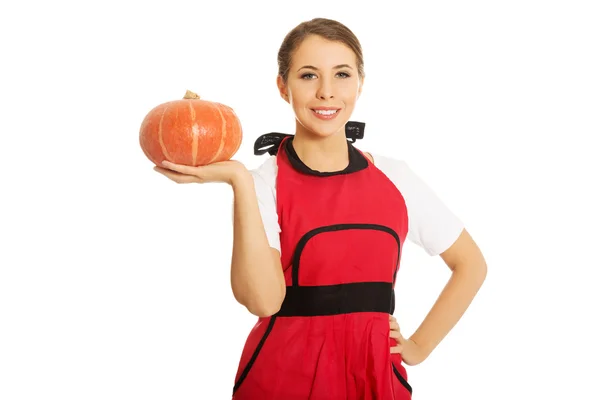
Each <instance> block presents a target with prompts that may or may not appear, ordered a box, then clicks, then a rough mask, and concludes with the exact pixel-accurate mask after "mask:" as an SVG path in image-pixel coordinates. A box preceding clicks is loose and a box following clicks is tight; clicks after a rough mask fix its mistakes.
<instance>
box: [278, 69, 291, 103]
mask: <svg viewBox="0 0 600 400" xmlns="http://www.w3.org/2000/svg"><path fill="white" fill-rule="evenodd" d="M277 89H278V90H279V95H280V96H281V98H282V99H284V100H285V101H286V102H288V103H289V102H290V98H289V95H288V89H287V85H286V84H285V82H283V78H282V77H281V75H277Z"/></svg>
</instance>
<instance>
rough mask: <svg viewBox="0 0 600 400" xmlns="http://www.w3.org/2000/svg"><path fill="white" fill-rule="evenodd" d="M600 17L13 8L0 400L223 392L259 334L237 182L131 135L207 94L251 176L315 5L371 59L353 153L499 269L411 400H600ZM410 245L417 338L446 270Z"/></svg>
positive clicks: (383, 8) (405, 280)
mask: <svg viewBox="0 0 600 400" xmlns="http://www.w3.org/2000/svg"><path fill="white" fill-rule="evenodd" d="M5 4H6V5H5ZM16 4H18V5H16ZM596 5H597V3H596V2H594V1H587V2H586V1H574V0H570V1H529V0H519V1H502V2H482V1H451V2H450V1H420V2H400V3H397V2H394V3H392V2H389V3H382V2H376V1H366V2H355V3H352V2H341V3H340V2H327V3H325V2H317V1H302V2H294V3H291V2H290V3H288V2H281V3H278V4H277V3H265V2H260V1H251V2H239V3H237V4H234V3H233V2H231V1H222V2H218V1H200V0H196V1H186V2H184V1H169V2H157V1H145V2H143V3H142V2H139V3H137V2H132V1H123V2H115V1H111V2H108V1H105V2H94V3H92V2H74V1H73V2H71V3H67V2H65V1H52V2H50V1H48V2H37V3H34V2H25V1H21V2H18V3H17V2H10V3H9V2H7V3H3V5H2V6H1V7H0V34H1V35H0V40H1V44H2V47H1V51H2V53H1V58H2V63H1V64H0V69H1V74H0V83H1V90H0V96H1V97H0V99H1V104H0V106H1V108H0V110H1V112H0V118H1V125H0V126H1V130H0V134H1V135H2V141H1V142H0V143H1V146H0V149H1V150H2V156H1V157H0V163H1V164H0V165H1V167H2V168H1V169H0V173H1V174H2V176H1V181H0V182H1V184H0V191H1V193H2V196H1V198H0V201H1V202H2V205H1V207H0V213H1V214H0V217H1V219H0V227H1V241H0V257H1V258H0V267H1V269H0V325H1V326H0V398H1V399H3V400H17V399H35V400H41V399H50V398H52V399H61V400H66V399H77V400H80V399H86V400H88V399H111V400H116V399H127V400H132V399H144V400H149V399H178V400H184V399H211V400H212V399H227V398H230V394H231V389H232V386H233V378H234V375H235V372H236V369H237V363H238V360H239V355H240V352H241V349H242V346H243V344H244V341H245V339H246V336H247V334H248V332H249V330H250V329H251V328H252V326H253V324H254V322H255V317H254V316H252V315H251V314H249V313H248V312H247V311H246V310H245V309H244V308H243V307H242V306H241V305H239V304H238V303H236V302H235V300H234V298H233V295H232V293H231V289H230V285H229V261H230V254H231V239H232V226H231V201H232V193H231V189H230V188H229V187H228V186H226V185H219V184H210V185H196V184H195V185H177V184H175V183H173V182H171V181H169V180H168V179H166V178H165V177H163V176H162V175H159V174H158V173H156V172H154V171H153V170H152V164H151V163H150V162H149V161H148V160H147V159H146V158H145V156H144V155H143V153H142V151H141V150H140V148H139V144H138V132H139V126H140V123H141V121H142V119H143V117H144V116H145V114H146V113H147V112H148V111H149V110H150V109H151V108H153V107H154V106H156V105H158V104H160V103H163V102H166V101H170V100H174V99H178V98H181V97H183V95H184V93H185V91H186V90H187V89H190V90H193V91H195V92H197V93H198V94H199V95H200V96H201V97H202V98H204V99H207V100H213V101H218V102H222V103H225V104H228V105H230V106H231V107H233V108H234V109H235V111H236V112H237V114H238V116H239V117H240V119H241V121H242V124H243V128H244V141H243V144H242V147H241V148H240V150H239V152H238V153H237V154H236V156H235V158H237V159H239V160H241V161H243V162H244V163H245V164H246V165H247V166H248V168H254V167H256V166H258V165H259V164H260V163H262V162H263V161H264V160H265V157H266V156H262V157H257V156H254V155H253V154H252V146H253V143H254V140H255V138H256V137H257V136H259V135H260V134H263V133H267V132H272V131H279V132H290V133H293V131H292V130H293V127H294V116H293V114H292V111H291V109H290V108H289V106H288V105H287V103H285V102H284V101H283V100H281V99H280V98H279V96H278V94H277V89H276V85H275V77H276V73H277V65H276V55H277V50H278V48H279V45H280V44H281V41H282V39H283V37H284V36H285V34H286V33H287V32H288V31H289V30H290V29H292V28H293V27H294V26H295V25H296V24H298V23H300V22H301V21H303V20H306V19H310V18H312V17H317V16H324V17H330V18H334V19H338V20H339V21H341V22H343V23H345V24H347V25H348V26H349V27H350V28H351V29H352V30H353V31H354V32H355V33H356V34H357V36H358V37H359V39H360V40H361V42H362V44H363V47H364V54H365V69H366V74H367V78H366V81H365V88H364V92H363V96H362V97H361V99H360V102H359V104H358V107H357V109H356V112H355V114H354V116H353V119H355V120H359V121H364V122H366V123H367V129H366V137H365V139H364V140H362V141H360V142H358V143H357V146H358V147H359V148H360V149H363V150H366V151H371V152H374V153H380V154H384V155H388V156H392V157H396V158H400V159H405V160H406V161H407V162H408V163H409V165H410V166H411V167H412V168H413V169H414V170H415V171H416V172H417V173H418V174H419V175H420V176H421V177H422V178H423V179H424V180H425V181H426V182H427V183H428V184H429V185H430V186H431V187H432V188H433V189H434V190H435V191H436V192H437V193H438V194H439V195H440V197H441V198H442V199H443V200H444V201H445V202H446V203H447V204H448V205H449V206H450V207H451V209H452V210H453V211H455V212H456V213H457V214H458V215H459V216H460V217H461V218H462V219H463V220H464V221H465V223H466V225H467V227H468V229H469V231H470V232H471V233H472V235H473V236H474V237H475V239H476V240H477V242H478V243H479V245H480V246H481V248H482V250H483V252H484V254H485V256H486V259H487V261H488V266H489V274H488V277H487V280H486V282H485V284H484V286H483V288H482V289H481V292H480V293H479V295H478V296H477V297H476V299H475V301H474V302H473V304H472V306H471V307H470V308H469V310H468V311H467V313H466V314H465V316H464V317H463V318H462V319H461V321H460V322H459V323H458V325H457V326H456V328H455V329H454V330H453V331H452V332H451V333H450V334H449V335H448V337H447V338H446V339H445V340H444V341H443V342H442V344H441V345H440V346H439V347H438V348H437V349H436V350H435V351H434V353H433V354H432V355H431V356H430V357H429V358H428V359H427V360H426V361H425V362H424V363H423V364H421V365H419V366H416V367H408V374H409V380H410V382H411V384H412V385H413V388H414V398H415V399H419V400H429V399H432V400H437V399H442V398H444V399H478V400H480V399H486V400H487V399H507V398H511V399H565V398H570V399H598V398H600V389H599V387H598V383H597V380H598V379H597V378H598V372H599V369H598V364H597V360H598V357H599V356H600V352H599V346H598V335H599V334H600V330H599V329H598V327H597V322H598V311H597V304H598V303H599V300H600V296H599V294H598V292H599V291H598V283H599V280H598V267H600V262H599V261H598V258H597V248H598V239H599V237H598V236H599V235H598V230H597V226H598V223H599V222H600V221H599V213H598V204H600V197H599V195H598V191H597V190H598V181H600V179H599V170H600V163H599V161H598V157H597V154H598V151H599V149H600V146H598V145H597V144H593V143H594V142H596V140H597V136H598V135H599V134H600V72H599V71H600V54H599V53H600V25H599V24H598V21H599V20H600V13H599V12H598V8H597V7H596ZM405 249H406V250H405V253H404V259H403V264H402V268H401V272H400V275H399V279H400V281H399V286H398V298H397V300H398V303H397V310H398V311H397V313H396V316H397V317H398V319H399V321H400V323H401V326H402V331H403V333H404V334H405V335H406V336H409V335H410V334H411V333H412V332H413V331H414V329H416V327H417V326H418V324H419V323H420V322H421V321H422V318H423V317H424V316H425V314H426V313H427V312H428V311H429V308H430V307H431V305H432V304H433V302H434V301H435V299H436V297H437V295H438V294H439V292H440V290H441V289H442V287H443V285H444V284H445V283H446V281H447V279H448V277H449V271H448V269H447V268H446V267H445V265H444V264H443V262H442V261H441V259H439V258H437V257H428V256H426V255H425V253H424V251H423V250H422V249H420V248H418V247H416V246H414V245H412V244H407V245H406V248H405Z"/></svg>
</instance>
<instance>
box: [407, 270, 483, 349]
mask: <svg viewBox="0 0 600 400" xmlns="http://www.w3.org/2000/svg"><path fill="white" fill-rule="evenodd" d="M486 274H487V266H486V264H485V263H477V264H473V265H469V266H466V265H464V266H459V267H456V268H455V269H454V271H453V272H452V276H451V277H450V279H449V281H448V283H447V284H446V286H445V287H444V289H443V290H442V292H441V293H440V296H439V297H438V299H437V300H436V302H435V303H434V305H433V307H432V308H431V311H430V312H429V313H428V314H427V316H426V317H425V319H424V320H423V323H422V324H421V325H420V326H419V328H418V329H417V330H416V331H415V333H414V334H413V335H412V336H411V337H410V339H411V340H412V341H413V342H415V343H416V344H417V345H418V346H419V348H421V349H422V350H423V351H424V353H425V356H428V355H429V354H431V352H432V351H433V350H434V349H435V348H436V347H437V345H438V344H439V343H440V342H441V341H442V339H444V337H446V335H447V334H448V333H449V332H450V330H451V329H452V328H453V327H454V326H455V325H456V323H457V322H458V321H459V319H460V318H461V317H462V316H463V314H464V313H465V311H466V310H467V308H468V307H469V305H470V304H471V302H472V300H473V298H474V297H475V295H476V294H477V292H478V291H479V288H480V287H481V285H482V284H483V281H484V280H485V277H486Z"/></svg>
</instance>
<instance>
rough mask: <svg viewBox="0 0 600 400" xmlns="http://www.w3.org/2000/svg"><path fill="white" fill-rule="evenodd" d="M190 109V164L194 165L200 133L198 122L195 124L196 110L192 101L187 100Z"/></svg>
mask: <svg viewBox="0 0 600 400" xmlns="http://www.w3.org/2000/svg"><path fill="white" fill-rule="evenodd" d="M188 105H189V109H190V118H191V120H190V125H191V126H192V127H191V129H192V165H196V160H197V158H198V134H199V133H200V132H199V131H200V130H199V129H198V124H196V110H195V109H194V106H193V104H192V102H191V101H190V102H188Z"/></svg>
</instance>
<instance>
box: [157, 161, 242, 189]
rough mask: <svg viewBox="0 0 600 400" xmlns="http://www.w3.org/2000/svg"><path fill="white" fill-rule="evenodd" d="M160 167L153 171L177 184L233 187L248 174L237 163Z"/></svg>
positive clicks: (171, 164)
mask: <svg viewBox="0 0 600 400" xmlns="http://www.w3.org/2000/svg"><path fill="white" fill-rule="evenodd" d="M162 165H163V166H162V167H158V166H156V167H154V170H155V171H157V172H159V173H161V174H163V175H164V176H166V177H167V178H169V179H171V180H172V181H174V182H177V183H208V182H222V183H227V184H229V185H233V183H234V181H235V180H236V179H238V178H240V177H243V176H245V175H246V174H249V172H248V170H247V169H246V167H245V166H244V164H242V163H241V162H239V161H235V160H228V161H220V162H216V163H212V164H208V165H204V166H200V167H191V166H188V165H182V164H174V163H172V162H169V161H163V162H162Z"/></svg>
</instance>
